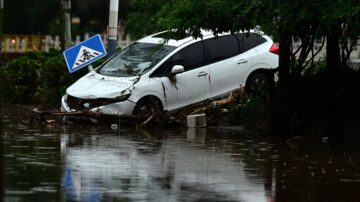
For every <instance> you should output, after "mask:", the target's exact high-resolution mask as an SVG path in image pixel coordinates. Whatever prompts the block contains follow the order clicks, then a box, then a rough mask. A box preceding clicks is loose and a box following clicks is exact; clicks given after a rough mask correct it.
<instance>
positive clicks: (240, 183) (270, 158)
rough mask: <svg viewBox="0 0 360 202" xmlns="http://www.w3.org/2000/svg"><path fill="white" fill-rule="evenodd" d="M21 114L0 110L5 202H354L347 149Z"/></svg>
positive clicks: (357, 179)
mask: <svg viewBox="0 0 360 202" xmlns="http://www.w3.org/2000/svg"><path fill="white" fill-rule="evenodd" d="M28 112H29V109H27V108H23V107H12V108H8V107H6V108H1V110H0V115H1V127H0V128H1V129H0V134H1V137H2V143H1V152H2V158H1V161H0V171H1V172H0V174H1V177H0V179H1V182H0V183H1V184H0V185H1V186H0V187H1V198H2V200H3V201H91V202H95V201H111V202H112V201H154V202H155V201H156V202H162V201H165V202H167V201H169V202H172V201H174V202H175V201H186V202H187V201H193V202H207V201H209V202H212V201H214V202H215V201H228V202H229V201H231V202H232V201H239V202H246V201H249V202H252V201H255V202H263V201H264V202H274V201H360V152H359V150H360V149H358V146H357V145H358V144H354V143H353V142H351V141H349V142H346V141H344V140H341V141H340V140H339V142H336V141H335V143H334V141H328V139H326V138H324V139H322V140H321V141H319V142H311V141H309V140H307V139H303V138H294V139H292V140H290V141H285V140H279V139H277V138H270V137H269V136H267V137H262V136H255V135H252V134H251V133H249V132H247V131H245V130H239V128H236V129H234V128H221V127H217V128H201V129H178V128H173V129H172V128H167V129H159V128H158V129H151V130H149V129H147V130H145V129H137V130H136V129H134V128H126V127H124V126H120V128H117V129H114V127H113V128H111V123H109V124H102V125H92V124H78V125H62V124H60V123H59V121H58V120H55V123H51V124H43V125H41V124H29V123H28V122H27V121H28V119H29V116H28V115H27V114H28ZM274 136H276V135H274Z"/></svg>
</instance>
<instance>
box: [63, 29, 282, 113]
mask: <svg viewBox="0 0 360 202" xmlns="http://www.w3.org/2000/svg"><path fill="white" fill-rule="evenodd" d="M166 34H168V32H161V33H157V34H154V35H151V36H147V37H145V38H143V39H140V40H138V41H136V42H134V43H132V44H131V45H130V46H128V47H126V48H124V49H123V50H121V51H119V52H118V53H117V54H115V55H114V56H112V57H111V58H110V59H108V60H107V61H106V62H105V63H104V64H102V65H100V66H99V67H98V68H96V69H95V70H94V71H90V72H89V73H88V74H86V75H85V76H83V77H82V78H80V79H79V80H78V81H76V82H75V83H74V84H72V85H71V86H70V87H69V88H68V89H67V90H66V94H65V95H64V96H63V97H62V100H61V110H62V111H65V112H74V111H90V112H94V113H100V114H106V115H116V116H132V115H142V116H144V115H146V114H149V112H150V113H151V112H153V111H154V110H161V111H168V112H173V111H175V110H178V109H180V108H183V107H186V106H189V105H191V104H195V103H198V102H201V101H203V100H206V99H211V98H216V97H221V96H225V95H227V94H229V93H231V92H232V91H233V90H235V89H237V88H239V87H241V86H245V87H246V88H249V87H250V86H251V85H252V83H253V82H256V81H257V80H258V78H264V75H266V74H267V72H268V70H274V69H276V68H277V67H278V51H279V49H278V47H277V46H276V45H275V44H274V43H273V41H272V40H271V39H270V38H269V37H268V36H266V35H264V34H259V33H258V32H253V31H251V32H249V33H248V32H246V33H237V34H229V33H226V34H220V35H218V36H217V37H214V35H213V34H212V33H211V32H206V31H203V32H202V35H203V37H202V38H198V39H194V38H193V37H191V36H186V37H184V38H182V39H177V40H175V39H164V38H168V37H166Z"/></svg>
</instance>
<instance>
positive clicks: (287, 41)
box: [269, 31, 291, 134]
mask: <svg viewBox="0 0 360 202" xmlns="http://www.w3.org/2000/svg"><path fill="white" fill-rule="evenodd" d="M290 45H291V34H289V33H288V32H286V31H280V33H279V48H280V52H279V82H278V88H277V92H278V96H277V98H276V99H275V100H273V101H271V105H270V111H271V113H270V114H271V116H270V120H269V121H270V122H269V123H270V126H269V127H270V128H269V129H270V132H271V133H278V134H286V132H287V131H289V118H288V117H289V114H290V112H289V89H290V88H289V86H290V56H291V54H290V51H291V49H290Z"/></svg>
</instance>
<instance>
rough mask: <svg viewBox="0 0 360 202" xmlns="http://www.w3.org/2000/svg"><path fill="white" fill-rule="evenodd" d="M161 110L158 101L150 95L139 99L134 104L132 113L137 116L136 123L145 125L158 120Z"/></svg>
mask: <svg viewBox="0 0 360 202" xmlns="http://www.w3.org/2000/svg"><path fill="white" fill-rule="evenodd" d="M162 112H163V109H162V105H161V103H160V101H159V100H158V99H156V98H153V97H150V98H147V99H143V100H140V101H139V102H138V103H137V104H136V106H135V109H134V112H133V114H134V115H135V116H136V118H137V124H140V125H147V124H149V123H154V122H156V121H158V120H159V119H160V116H161V114H162Z"/></svg>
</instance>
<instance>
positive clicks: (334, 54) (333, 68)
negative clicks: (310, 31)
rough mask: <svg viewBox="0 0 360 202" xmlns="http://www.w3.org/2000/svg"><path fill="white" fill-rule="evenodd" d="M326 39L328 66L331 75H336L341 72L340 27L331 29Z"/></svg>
mask: <svg viewBox="0 0 360 202" xmlns="http://www.w3.org/2000/svg"><path fill="white" fill-rule="evenodd" d="M326 39H327V40H326V66H327V68H328V70H329V72H330V73H332V74H336V72H339V70H340V47H339V39H340V26H335V27H334V28H333V29H331V31H330V32H329V33H328V34H327V35H326Z"/></svg>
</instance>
